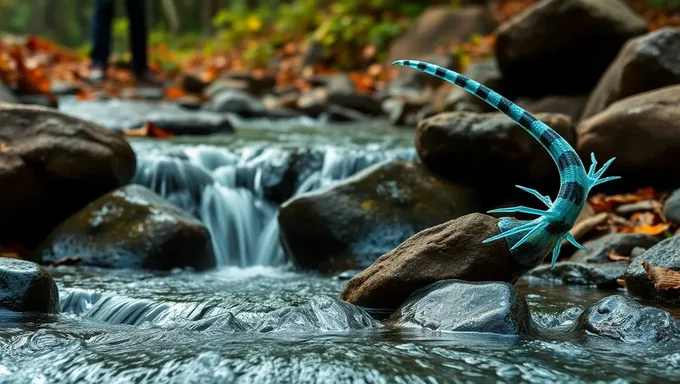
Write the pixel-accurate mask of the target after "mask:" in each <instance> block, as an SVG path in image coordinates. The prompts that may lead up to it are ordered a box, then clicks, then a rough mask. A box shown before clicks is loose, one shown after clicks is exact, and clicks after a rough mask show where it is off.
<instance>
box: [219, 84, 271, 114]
mask: <svg viewBox="0 0 680 384" xmlns="http://www.w3.org/2000/svg"><path fill="white" fill-rule="evenodd" d="M206 109H208V110H210V111H213V112H217V113H234V114H236V115H239V116H241V117H261V116H263V115H264V114H265V112H266V111H265V109H264V105H263V104H262V103H261V102H260V101H259V100H257V99H255V98H254V97H253V96H250V95H249V94H247V93H246V92H243V91H239V90H235V89H230V90H224V91H221V92H219V93H217V94H215V95H214V96H213V97H211V98H210V101H208V104H207V105H206Z"/></svg>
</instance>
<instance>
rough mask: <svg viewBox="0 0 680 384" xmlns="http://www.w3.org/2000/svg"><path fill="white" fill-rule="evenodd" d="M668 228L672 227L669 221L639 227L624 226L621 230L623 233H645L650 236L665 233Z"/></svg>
mask: <svg viewBox="0 0 680 384" xmlns="http://www.w3.org/2000/svg"><path fill="white" fill-rule="evenodd" d="M668 228H670V224H667V223H660V224H655V225H649V224H645V225H641V226H639V227H628V228H622V229H621V232H623V233H644V234H646V235H650V236H656V235H660V234H662V233H664V232H665V231H666V230H667V229H668Z"/></svg>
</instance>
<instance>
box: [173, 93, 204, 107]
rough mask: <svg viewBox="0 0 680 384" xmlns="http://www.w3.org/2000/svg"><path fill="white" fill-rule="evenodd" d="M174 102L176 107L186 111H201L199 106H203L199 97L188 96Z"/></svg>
mask: <svg viewBox="0 0 680 384" xmlns="http://www.w3.org/2000/svg"><path fill="white" fill-rule="evenodd" d="M176 102H177V105H179V106H180V107H182V108H184V109H188V110H197V109H201V104H203V102H202V101H201V99H200V98H199V97H197V96H190V95H185V96H182V97H180V98H179V99H177V101H176Z"/></svg>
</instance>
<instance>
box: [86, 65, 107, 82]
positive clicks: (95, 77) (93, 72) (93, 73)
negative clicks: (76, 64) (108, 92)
mask: <svg viewBox="0 0 680 384" xmlns="http://www.w3.org/2000/svg"><path fill="white" fill-rule="evenodd" d="M87 80H88V81H90V82H92V83H101V82H102V81H104V80H106V69H105V68H104V67H102V66H98V65H95V66H93V67H92V68H90V73H89V74H88V75H87Z"/></svg>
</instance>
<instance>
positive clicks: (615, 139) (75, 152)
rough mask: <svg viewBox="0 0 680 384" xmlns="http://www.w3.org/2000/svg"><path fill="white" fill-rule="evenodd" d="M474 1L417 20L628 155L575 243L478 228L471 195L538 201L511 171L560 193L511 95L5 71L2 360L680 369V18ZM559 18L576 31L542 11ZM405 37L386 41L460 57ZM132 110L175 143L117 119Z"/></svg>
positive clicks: (424, 80) (442, 375)
mask: <svg viewBox="0 0 680 384" xmlns="http://www.w3.org/2000/svg"><path fill="white" fill-rule="evenodd" d="M485 15H486V14H485V11H484V9H483V8H479V7H476V6H470V7H468V8H464V10H462V11H461V10H446V11H444V10H441V9H434V10H431V11H429V12H426V13H425V14H424V15H423V16H422V20H420V21H419V22H418V23H419V24H422V25H425V26H427V27H428V28H432V30H433V31H436V30H437V29H438V28H439V29H443V28H445V26H446V25H447V23H449V22H450V21H451V20H458V21H460V22H461V25H462V26H464V27H465V28H463V27H462V26H461V28H460V29H459V30H457V31H456V33H454V36H452V37H451V38H460V37H461V36H462V35H466V34H473V33H487V32H489V31H492V30H494V31H495V32H496V34H497V41H496V45H495V47H494V51H495V52H494V53H495V56H494V58H492V59H488V60H486V61H479V62H475V63H473V64H471V65H470V66H468V67H467V68H466V69H465V73H466V74H468V75H469V76H471V77H473V78H475V79H476V80H479V81H481V82H483V83H485V84H487V85H489V86H491V87H492V88H494V89H496V90H498V91H500V92H502V93H503V94H504V95H506V96H508V97H510V98H511V99H513V100H514V101H516V102H517V103H519V104H520V105H522V106H524V107H525V108H527V109H528V110H529V111H531V112H532V113H536V116H537V118H539V119H540V120H542V121H544V122H546V123H547V124H549V125H551V126H552V127H553V128H554V129H555V130H556V131H557V132H558V133H559V134H560V135H562V136H563V137H564V138H565V139H566V140H567V141H568V142H569V143H571V145H572V146H573V147H574V148H575V149H576V151H577V153H578V154H579V155H580V156H581V157H582V159H583V160H584V163H585V164H586V166H588V165H589V164H590V153H591V152H594V153H595V154H596V155H597V158H598V159H600V160H601V161H602V162H604V161H606V159H608V158H610V157H617V160H616V161H615V162H614V164H613V165H612V167H611V169H610V171H608V174H609V173H611V174H612V175H621V176H623V178H622V179H621V181H620V182H619V181H617V182H612V183H608V185H605V186H603V187H598V190H597V191H593V195H595V194H596V193H598V192H607V194H608V195H599V196H592V199H591V200H590V202H589V204H588V205H587V206H586V208H585V209H584V211H583V212H582V214H581V216H580V217H579V219H578V220H577V223H576V225H575V227H574V228H573V230H572V231H573V234H574V236H575V237H577V238H578V239H579V241H581V242H583V243H584V244H585V245H586V246H587V247H588V248H589V250H588V251H587V252H585V251H580V250H576V249H575V248H573V247H571V246H568V245H565V246H564V247H563V248H562V252H561V254H560V261H559V262H558V263H557V264H556V265H555V267H554V268H550V266H549V265H546V264H541V263H540V260H536V258H531V257H529V256H535V255H528V256H527V257H526V258H523V257H515V256H512V255H511V254H510V253H509V252H508V250H507V246H506V243H505V241H499V242H493V243H488V244H483V243H482V240H484V239H486V238H488V237H490V236H493V235H495V234H496V233H498V216H497V215H488V214H485V213H484V212H486V211H488V210H490V209H492V208H497V207H501V206H507V205H510V204H512V205H517V204H518V203H519V204H522V205H529V206H536V204H535V203H536V202H535V201H534V200H533V199H532V200H528V201H527V196H528V195H527V196H524V195H522V194H521V192H522V191H519V190H518V189H516V188H515V187H514V185H515V184H521V185H525V186H528V187H531V188H536V189H538V190H539V191H540V192H541V193H543V194H547V195H549V196H551V197H554V195H555V191H556V190H557V182H558V178H557V171H556V168H555V167H554V164H552V162H551V161H550V159H548V157H547V155H546V154H545V152H544V150H543V149H542V147H541V146H540V145H538V143H536V142H535V141H534V140H533V139H532V138H531V137H530V136H529V135H528V134H527V133H526V132H524V131H523V130H522V129H521V128H519V127H518V126H516V125H514V124H512V123H511V121H510V120H509V119H508V118H507V117H505V116H502V115H501V114H500V113H497V112H492V111H490V110H489V108H488V106H486V105H483V104H480V103H479V102H478V100H474V99H472V98H470V97H469V95H466V94H463V93H460V90H457V89H453V90H452V89H450V88H447V87H440V84H439V83H437V82H436V79H435V78H432V77H427V76H424V75H423V74H422V73H417V72H415V71H411V72H408V71H406V72H403V74H402V76H401V77H399V78H398V79H397V80H394V81H393V82H392V83H390V84H389V85H388V86H387V87H386V88H385V89H383V90H381V91H380V92H378V93H376V94H367V93H362V92H359V91H358V90H356V89H354V88H353V84H352V82H351V81H349V79H348V78H347V77H346V76H345V75H342V74H341V75H336V76H332V77H325V78H320V79H315V81H314V84H315V86H314V87H313V88H312V89H311V90H308V91H305V92H298V91H291V92H282V91H281V90H277V89H275V81H273V80H272V79H267V78H252V77H248V76H236V75H234V74H231V75H225V76H224V78H221V79H218V80H215V81H214V82H212V83H211V84H200V81H198V79H193V80H192V79H186V81H185V82H184V85H185V87H187V88H191V89H192V90H193V91H195V92H196V93H202V97H203V99H205V100H206V101H205V102H204V103H201V102H200V100H201V99H200V98H199V102H198V103H189V102H188V101H187V100H184V101H182V102H169V101H159V100H155V99H157V98H158V97H156V96H157V95H155V94H152V92H143V91H141V90H140V91H139V93H138V94H136V95H135V96H136V100H131V99H125V100H123V99H102V100H89V101H81V100H77V99H75V98H72V97H70V96H63V97H62V98H61V99H59V103H58V109H55V108H50V107H40V106H27V105H21V104H20V102H21V101H22V100H23V101H24V102H25V101H26V99H25V98H24V99H22V97H21V96H22V95H20V97H19V98H15V97H14V96H13V95H12V94H11V90H5V89H4V88H3V89H2V92H3V93H2V94H0V97H2V100H4V101H5V103H0V122H2V123H1V124H2V125H0V185H2V186H9V187H7V188H4V187H3V188H2V189H0V251H1V252H2V255H3V256H5V257H4V258H2V259H0V261H2V263H0V293H1V295H0V308H1V309H2V313H1V314H0V322H2V323H3V327H1V331H0V351H2V354H1V355H2V357H0V377H2V378H3V380H4V379H7V380H10V381H12V382H35V381H39V382H40V381H42V382H53V381H56V382H101V381H105V382H109V381H121V382H126V381H134V382H140V381H141V382H144V381H155V382H158V381H167V382H186V381H191V380H196V381H205V382H253V383H255V382H258V383H259V382H281V381H283V382H307V381H310V382H317V381H343V382H344V381H348V382H356V381H363V382H393V381H394V382H433V381H434V382H440V381H443V382H447V381H452V380H457V381H461V382H464V381H488V380H492V381H504V382H513V381H522V382H546V381H550V382H567V381H568V382H594V381H616V380H619V381H621V380H624V381H632V382H638V381H653V382H657V381H674V380H678V379H680V376H678V368H680V356H679V355H678V352H677V345H679V344H680V311H679V310H678V308H679V307H678V305H679V304H680V235H679V234H677V233H678V232H677V231H678V227H679V226H680V189H678V188H680V183H678V182H677V180H678V175H680V166H678V164H680V161H679V160H680V159H678V158H677V156H678V154H679V153H680V126H679V125H678V122H679V121H680V116H678V112H677V111H678V107H680V61H678V58H677V55H674V54H673V53H674V52H676V51H677V50H678V49H680V32H679V31H678V29H677V28H671V27H666V28H661V29H657V30H654V31H650V30H649V28H648V26H647V24H646V22H645V20H644V19H642V18H641V17H639V16H638V15H636V14H635V13H634V12H633V11H632V10H631V9H629V8H628V7H627V6H626V5H625V4H624V2H622V1H619V0H608V1H589V0H574V1H572V2H568V3H564V2H561V1H557V0H546V1H542V2H539V4H537V5H535V6H533V7H531V8H530V9H528V10H527V11H525V12H524V13H521V14H519V15H517V16H515V18H513V19H511V20H509V21H506V22H505V23H503V24H501V25H493V22H492V21H490V18H488V17H486V16H485ZM565 15H569V18H567V17H566V16H565ZM567 19H569V20H572V21H573V20H579V22H581V23H582V25H584V28H585V29H584V31H585V32H583V31H581V32H578V33H577V32H576V30H575V29H574V28H568V26H564V27H562V28H557V27H555V25H553V24H555V20H560V21H563V20H567ZM463 21H465V23H463ZM489 23H491V25H490V24H489ZM432 30H431V31H430V32H432ZM536 31H544V32H545V36H544V35H541V36H538V35H537V33H538V32H536ZM586 32H587V33H586ZM422 34H423V35H422V36H420V35H419V34H418V33H416V32H414V31H412V32H410V33H407V34H406V35H405V36H404V39H403V40H402V41H398V42H395V45H394V48H393V51H392V52H391V53H390V55H398V56H399V57H395V58H410V59H426V60H429V61H437V60H439V61H437V62H440V63H444V64H446V65H447V66H449V67H451V68H454V69H456V68H457V66H458V64H457V63H456V62H455V60H452V58H451V57H448V56H445V57H435V58H431V59H428V57H427V55H426V54H425V53H424V52H425V51H428V50H427V49H425V46H424V45H423V44H424V43H422V44H421V43H420V42H422V41H425V40H427V39H426V37H427V33H425V32H422ZM419 39H420V40H419ZM594 42H597V44H594ZM423 50H425V51H423ZM407 56H408V57H407ZM585 58H588V60H585ZM585 63H587V65H585ZM556 74H559V76H556ZM433 89H436V91H433ZM140 98H142V99H146V100H138V99H140ZM146 123H152V124H153V126H155V127H157V128H159V129H160V130H161V131H162V132H165V133H170V134H172V137H170V138H165V139H161V138H144V137H130V135H132V136H136V135H137V134H135V133H134V132H132V133H131V131H130V130H133V131H134V130H136V129H139V128H140V127H142V126H144V125H148V124H146ZM124 133H125V134H124ZM126 135H128V136H127V137H126ZM609 184H610V185H609Z"/></svg>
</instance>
